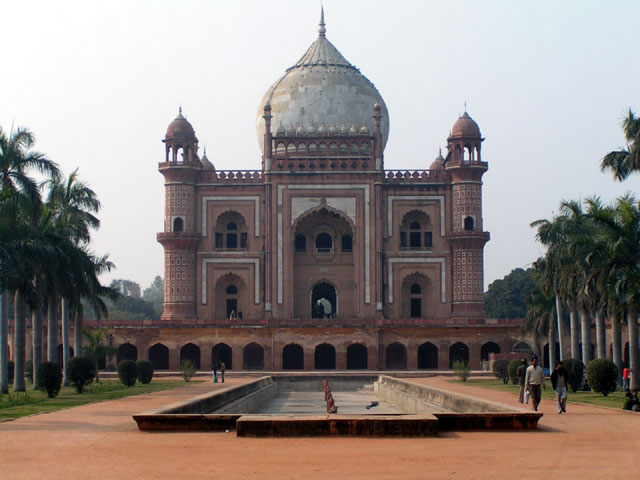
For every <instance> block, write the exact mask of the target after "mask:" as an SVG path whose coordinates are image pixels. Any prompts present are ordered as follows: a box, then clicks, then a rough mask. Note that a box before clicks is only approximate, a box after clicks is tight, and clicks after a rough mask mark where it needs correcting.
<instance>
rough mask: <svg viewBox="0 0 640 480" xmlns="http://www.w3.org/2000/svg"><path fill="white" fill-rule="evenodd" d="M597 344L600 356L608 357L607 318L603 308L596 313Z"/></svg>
mask: <svg viewBox="0 0 640 480" xmlns="http://www.w3.org/2000/svg"><path fill="white" fill-rule="evenodd" d="M596 345H597V347H598V358H607V329H606V319H605V316H604V311H602V310H600V311H598V313H597V314H596Z"/></svg>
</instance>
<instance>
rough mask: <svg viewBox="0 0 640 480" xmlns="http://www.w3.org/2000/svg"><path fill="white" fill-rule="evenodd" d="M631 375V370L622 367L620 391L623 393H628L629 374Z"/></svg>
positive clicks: (629, 384)
mask: <svg viewBox="0 0 640 480" xmlns="http://www.w3.org/2000/svg"><path fill="white" fill-rule="evenodd" d="M632 373H633V368H629V367H624V369H623V370H622V389H623V390H624V391H625V392H628V391H629V389H630V388H631V374H632Z"/></svg>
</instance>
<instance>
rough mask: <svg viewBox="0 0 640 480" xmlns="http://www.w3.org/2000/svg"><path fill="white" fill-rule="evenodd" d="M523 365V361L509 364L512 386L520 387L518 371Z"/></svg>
mask: <svg viewBox="0 0 640 480" xmlns="http://www.w3.org/2000/svg"><path fill="white" fill-rule="evenodd" d="M520 365H522V360H511V361H510V362H509V369H508V370H509V378H510V379H511V384H512V385H519V384H520V381H519V379H518V369H519V368H520Z"/></svg>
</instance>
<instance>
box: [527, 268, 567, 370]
mask: <svg viewBox="0 0 640 480" xmlns="http://www.w3.org/2000/svg"><path fill="white" fill-rule="evenodd" d="M544 263H545V259H544V258H540V259H538V261H537V262H535V264H534V268H535V269H536V271H537V272H538V274H537V275H536V283H538V286H537V288H535V289H534V290H533V291H532V292H531V294H530V295H529V298H527V300H526V304H527V313H526V315H525V319H524V323H523V325H522V331H523V332H533V339H534V342H535V344H536V351H537V352H541V351H542V348H540V347H541V345H540V343H541V342H540V340H541V339H543V338H547V339H548V342H549V363H552V362H553V360H554V359H555V358H556V351H555V350H556V334H557V323H556V301H555V297H554V295H552V293H551V291H550V289H549V285H548V284H545V279H544V274H543V272H544V269H545V266H544ZM561 316H562V315H561Z"/></svg>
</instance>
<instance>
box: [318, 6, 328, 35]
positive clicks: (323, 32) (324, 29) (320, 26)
mask: <svg viewBox="0 0 640 480" xmlns="http://www.w3.org/2000/svg"><path fill="white" fill-rule="evenodd" d="M324 26H325V23H324V6H323V5H320V23H319V27H318V33H319V34H320V36H321V37H324V34H325V33H327V29H326V28H324Z"/></svg>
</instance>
